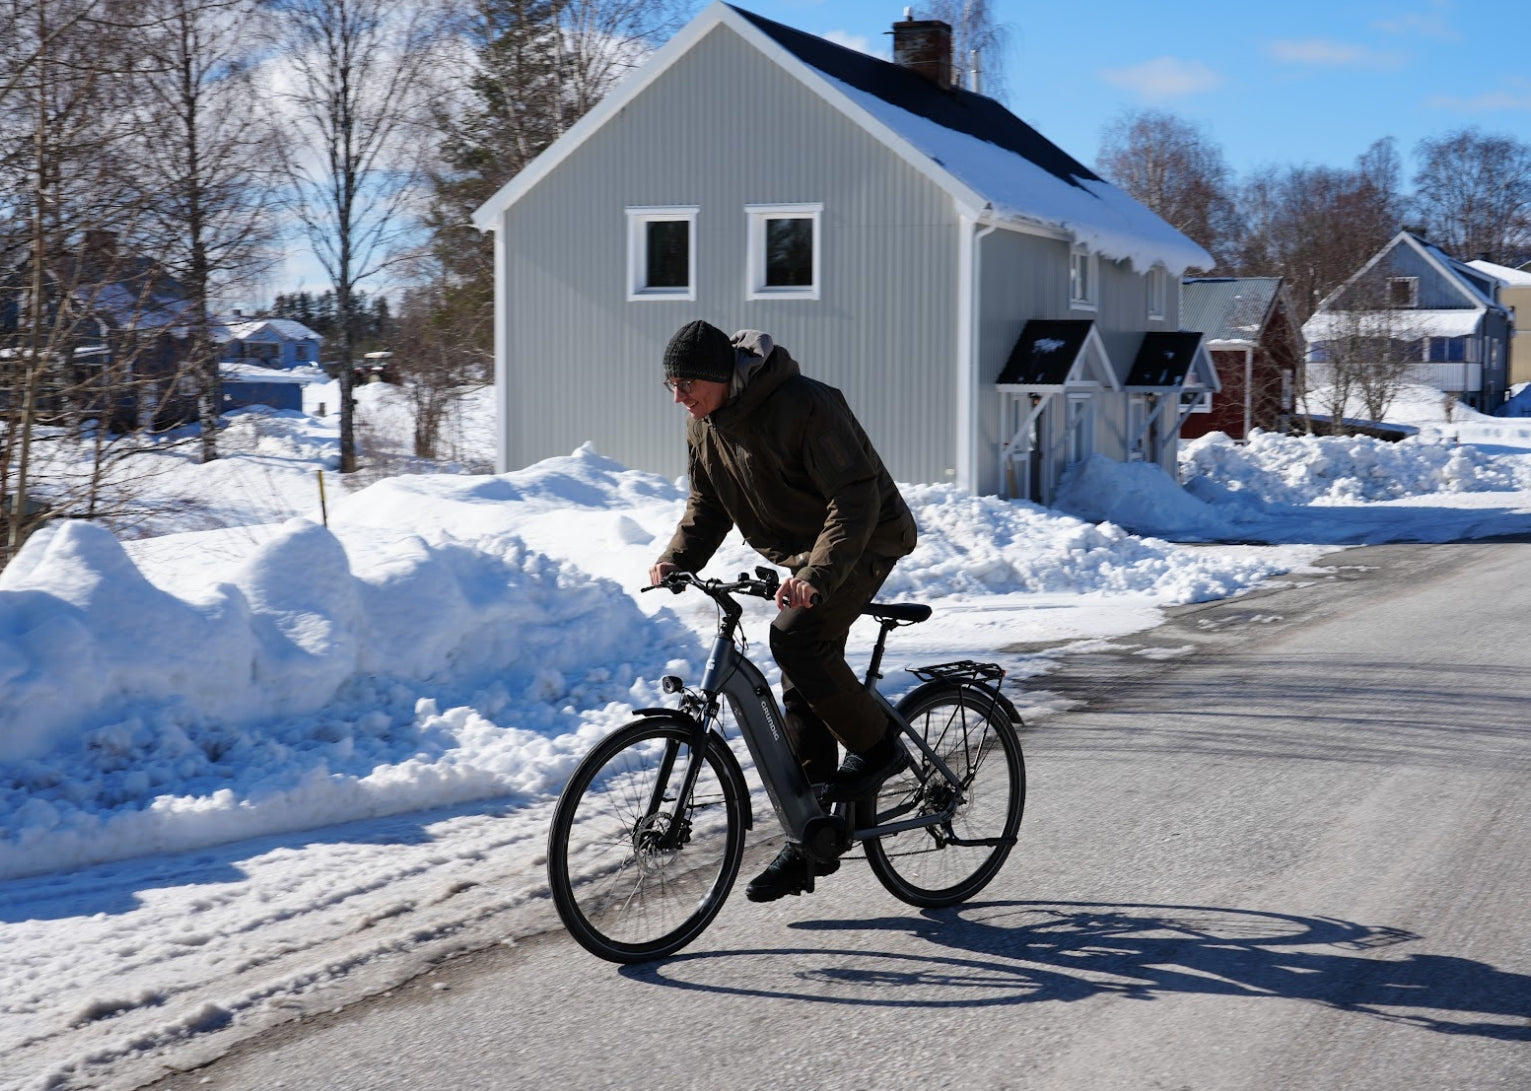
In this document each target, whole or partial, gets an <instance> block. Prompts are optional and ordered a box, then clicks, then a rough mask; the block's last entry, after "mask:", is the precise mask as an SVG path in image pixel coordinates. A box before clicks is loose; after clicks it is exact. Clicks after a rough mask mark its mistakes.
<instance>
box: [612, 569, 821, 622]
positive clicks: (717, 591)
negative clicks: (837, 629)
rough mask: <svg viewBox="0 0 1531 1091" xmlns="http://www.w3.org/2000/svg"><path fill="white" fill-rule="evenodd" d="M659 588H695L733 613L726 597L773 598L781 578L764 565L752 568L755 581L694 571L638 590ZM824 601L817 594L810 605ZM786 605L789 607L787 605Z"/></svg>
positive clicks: (673, 590) (674, 590)
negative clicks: (715, 577) (707, 576)
mask: <svg viewBox="0 0 1531 1091" xmlns="http://www.w3.org/2000/svg"><path fill="white" fill-rule="evenodd" d="M661 587H663V588H666V589H668V590H669V591H670V592H671V593H672V594H676V595H678V594H680V593H681V592H682V591H684V590H685V589H686V588H687V587H695V588H696V589H697V590H698V591H700V592H702V593H703V594H704V595H706V596H708V597H709V598H711V599H712V600H713V601H714V602H716V603H717V604H718V605H719V606H722V607H723V608H724V609H725V610H728V609H730V607H731V608H732V610H733V611H734V612H737V611H738V609H739V607H738V605H737V604H736V603H735V602H734V601H733V599H731V598H729V596H730V595H733V594H739V595H749V596H750V597H751V598H758V599H774V598H775V597H776V592H777V591H778V590H780V589H781V576H780V574H779V573H777V571H776V569H774V568H767V567H765V566H764V565H762V566H761V567H759V568H757V569H755V578H754V579H751V578H750V576H749V573H747V572H741V573H739V578H738V579H737V580H706V579H703V578H702V577H701V576H698V575H697V574H696V573H694V572H681V571H675V572H671V573H669V574H668V575H667V576H665V578H664V579H663V580H661V581H660V582H659V583H656V584H650V585H649V586H648V587H642V588H639V590H640V591H657V590H659V589H660V588H661ZM823 601H824V596H823V595H821V594H819V593H818V592H817V591H815V592H814V594H813V601H812V602H811V603H810V605H813V606H817V605H819V603H821V602H823ZM788 605H791V604H790V603H789V604H788Z"/></svg>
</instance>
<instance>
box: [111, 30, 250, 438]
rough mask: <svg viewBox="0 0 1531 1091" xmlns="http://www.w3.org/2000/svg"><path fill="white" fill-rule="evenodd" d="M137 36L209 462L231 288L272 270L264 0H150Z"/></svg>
mask: <svg viewBox="0 0 1531 1091" xmlns="http://www.w3.org/2000/svg"><path fill="white" fill-rule="evenodd" d="M144 10H145V12H146V13H147V14H149V15H151V16H152V17H153V19H154V21H153V22H152V23H151V24H150V25H149V26H147V27H145V28H144V29H143V30H142V31H141V32H140V33H139V34H138V35H136V36H135V40H134V47H135V49H136V50H137V51H138V52H139V53H140V55H141V56H142V57H143V58H144V59H145V61H146V62H147V63H146V64H145V65H144V66H143V70H142V71H141V72H140V73H139V74H138V75H137V77H136V89H137V91H138V94H137V95H136V96H135V101H136V102H137V104H138V112H139V120H140V127H139V128H138V130H137V133H136V149H135V152H136V154H135V155H134V174H135V177H137V178H138V179H140V180H141V182H142V183H143V185H144V193H143V203H144V207H145V211H146V221H147V222H146V224H145V229H146V233H147V234H149V235H150V236H151V237H152V238H153V240H154V242H155V251H156V255H157V256H158V257H159V258H160V260H162V261H163V262H164V263H165V264H166V265H167V266H168V267H169V268H170V269H172V270H173V271H174V272H175V274H176V275H177V276H178V278H179V280H180V282H181V284H182V286H183V287H184V289H185V293H186V300H187V310H188V324H187V329H188V333H189V337H190V341H191V344H190V348H189V350H188V353H187V359H188V362H189V364H190V368H191V374H192V375H193V377H194V379H193V381H194V384H195V387H196V392H197V393H196V397H197V420H198V423H199V425H200V428H201V448H202V458H203V460H204V461H210V460H212V459H214V458H217V457H218V421H219V416H220V414H221V412H222V401H223V399H222V381H221V376H220V374H219V367H218V357H219V349H218V345H217V344H216V343H215V341H214V337H213V328H212V323H213V321H214V314H213V312H214V309H215V301H216V297H217V295H218V293H219V291H220V290H227V289H229V288H231V287H233V286H235V285H238V284H241V283H243V284H248V283H250V281H251V280H252V279H254V278H256V277H258V276H259V275H260V273H261V271H262V269H263V268H264V267H265V266H266V265H268V264H269V258H267V256H266V255H265V254H264V253H263V247H264V246H265V244H266V243H268V242H269V240H270V237H271V228H272V223H271V215H270V211H271V205H272V200H273V195H274V189H273V186H274V182H275V177H274V174H275V172H274V171H273V170H272V166H273V163H274V161H275V157H276V141H275V137H276V134H275V131H274V129H273V126H272V125H271V122H270V111H269V110H262V109H261V108H260V105H259V99H260V95H259V91H258V88H257V86H256V83H255V80H254V79H253V78H252V75H253V71H254V62H255V58H256V56H257V54H258V41H257V25H256V17H257V14H258V0H148V2H147V3H146V4H145V5H144Z"/></svg>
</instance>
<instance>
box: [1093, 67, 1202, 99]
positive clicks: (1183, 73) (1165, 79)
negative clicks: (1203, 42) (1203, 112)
mask: <svg viewBox="0 0 1531 1091" xmlns="http://www.w3.org/2000/svg"><path fill="white" fill-rule="evenodd" d="M1100 75H1101V78H1102V79H1104V80H1105V81H1106V82H1107V83H1110V84H1114V85H1116V86H1117V87H1125V88H1126V89H1127V90H1129V91H1136V92H1137V93H1138V94H1140V95H1142V96H1143V97H1144V98H1151V99H1167V98H1180V97H1182V96H1185V95H1195V94H1199V93H1201V92H1202V91H1210V90H1212V89H1213V88H1214V87H1218V86H1220V85H1221V84H1222V82H1223V77H1222V76H1220V75H1218V74H1217V73H1216V72H1214V71H1213V70H1212V69H1210V68H1208V67H1207V66H1206V65H1205V64H1202V63H1201V62H1200V61H1183V60H1181V59H1180V58H1178V57H1155V58H1154V59H1153V60H1151V61H1144V62H1143V63H1142V64H1134V65H1130V66H1128V67H1126V68H1106V69H1102V70H1101V73H1100Z"/></svg>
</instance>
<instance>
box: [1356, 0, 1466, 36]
mask: <svg viewBox="0 0 1531 1091" xmlns="http://www.w3.org/2000/svg"><path fill="white" fill-rule="evenodd" d="M1454 6H1455V5H1453V4H1452V2H1451V0H1431V2H1430V5H1429V7H1428V9H1427V10H1425V11H1410V12H1404V13H1403V14H1401V15H1397V16H1394V17H1393V18H1391V19H1378V20H1377V21H1376V22H1375V23H1373V24H1372V25H1373V26H1375V27H1376V28H1377V29H1378V30H1381V31H1385V32H1386V33H1388V34H1417V35H1419V36H1420V37H1422V38H1435V39H1437V40H1440V41H1447V42H1454V41H1459V40H1461V37H1462V35H1461V33H1460V32H1459V31H1458V30H1457V29H1456V27H1454V26H1452V25H1451V18H1450V17H1451V14H1452V8H1453V7H1454Z"/></svg>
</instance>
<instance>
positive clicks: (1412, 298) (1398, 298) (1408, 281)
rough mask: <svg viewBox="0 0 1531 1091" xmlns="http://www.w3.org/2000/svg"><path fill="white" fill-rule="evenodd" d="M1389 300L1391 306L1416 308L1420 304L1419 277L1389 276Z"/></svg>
mask: <svg viewBox="0 0 1531 1091" xmlns="http://www.w3.org/2000/svg"><path fill="white" fill-rule="evenodd" d="M1387 302H1388V306H1390V307H1406V308H1411V309H1412V308H1414V307H1418V306H1419V278H1418V277H1388V278H1387Z"/></svg>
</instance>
